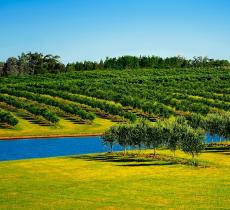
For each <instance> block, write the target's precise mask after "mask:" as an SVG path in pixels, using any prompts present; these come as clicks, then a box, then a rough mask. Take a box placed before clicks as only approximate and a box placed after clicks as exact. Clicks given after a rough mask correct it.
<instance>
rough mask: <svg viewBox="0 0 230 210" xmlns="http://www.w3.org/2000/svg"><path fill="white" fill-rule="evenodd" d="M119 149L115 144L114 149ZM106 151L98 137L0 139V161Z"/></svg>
mask: <svg viewBox="0 0 230 210" xmlns="http://www.w3.org/2000/svg"><path fill="white" fill-rule="evenodd" d="M118 150H121V147H120V146H118V145H116V146H115V147H114V151H118ZM105 151H108V148H107V147H106V146H104V145H103V144H102V142H101V138H100V137H71V138H66V137H65V138H45V139H23V140H3V141H0V161H5V160H20V159H29V158H43V157H56V156H65V155H76V154H89V153H100V152H105Z"/></svg>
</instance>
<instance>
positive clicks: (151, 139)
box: [145, 124, 162, 156]
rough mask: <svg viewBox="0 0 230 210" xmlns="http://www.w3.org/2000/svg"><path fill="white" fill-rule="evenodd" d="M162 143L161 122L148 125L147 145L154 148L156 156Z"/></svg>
mask: <svg viewBox="0 0 230 210" xmlns="http://www.w3.org/2000/svg"><path fill="white" fill-rule="evenodd" d="M161 143H162V129H161V126H160V124H157V125H154V126H148V128H147V138H146V142H145V145H146V146H147V147H148V148H153V149H154V156H156V148H157V147H159V146H160V144H161Z"/></svg>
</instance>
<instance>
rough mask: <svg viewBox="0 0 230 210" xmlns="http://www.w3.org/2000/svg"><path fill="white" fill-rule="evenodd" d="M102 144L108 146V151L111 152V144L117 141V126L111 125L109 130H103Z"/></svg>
mask: <svg viewBox="0 0 230 210" xmlns="http://www.w3.org/2000/svg"><path fill="white" fill-rule="evenodd" d="M102 141H103V144H104V145H106V146H108V147H109V148H110V152H111V153H112V152H113V146H114V144H116V142H117V127H115V126H113V127H111V128H110V129H109V130H107V131H105V133H104V135H103V136H102Z"/></svg>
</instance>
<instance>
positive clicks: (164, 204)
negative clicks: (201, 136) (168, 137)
mask: <svg viewBox="0 0 230 210" xmlns="http://www.w3.org/2000/svg"><path fill="white" fill-rule="evenodd" d="M161 152H163V153H165V152H166V151H161ZM177 155H179V156H184V155H183V154H182V153H177ZM229 155H230V152H220V153H217V152H213V153H204V154H202V155H201V157H200V158H201V159H203V160H207V161H209V162H211V167H208V168H195V167H192V166H186V165H178V164H176V165H170V164H168V165H167V163H165V162H161V161H153V162H151V163H149V165H148V163H145V164H147V165H146V166H143V165H140V166H138V164H140V162H112V161H106V160H105V159H104V158H105V157H103V156H102V155H100V156H99V155H90V156H77V157H59V158H48V159H34V160H21V161H11V162H2V163H0V171H1V179H0V195H1V196H0V209H2V210H4V209H33V210H36V209H228V208H229V204H230V199H229V193H230V188H229V187H230V173H229V169H230V156H229ZM102 159H104V160H102Z"/></svg>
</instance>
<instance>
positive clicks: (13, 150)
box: [0, 134, 219, 161]
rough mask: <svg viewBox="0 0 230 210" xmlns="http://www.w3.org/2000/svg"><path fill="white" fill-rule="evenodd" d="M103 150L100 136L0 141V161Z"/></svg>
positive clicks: (216, 137)
mask: <svg viewBox="0 0 230 210" xmlns="http://www.w3.org/2000/svg"><path fill="white" fill-rule="evenodd" d="M211 141H212V139H211V137H210V135H208V134H207V136H206V142H211ZM213 141H214V142H217V141H219V137H218V136H215V137H214V139H213ZM121 149H122V148H121V147H120V146H115V147H114V150H115V151H118V150H121ZM105 151H107V148H106V147H105V146H104V145H103V144H102V143H101V139H100V137H71V138H47V139H24V140H4V141H0V161H4V160H20V159H28V158H42V157H56V156H65V155H75V154H88V153H99V152H105Z"/></svg>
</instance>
